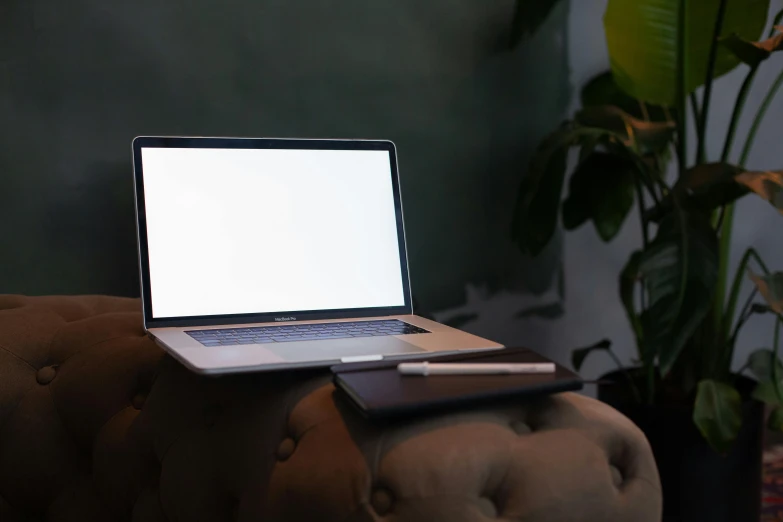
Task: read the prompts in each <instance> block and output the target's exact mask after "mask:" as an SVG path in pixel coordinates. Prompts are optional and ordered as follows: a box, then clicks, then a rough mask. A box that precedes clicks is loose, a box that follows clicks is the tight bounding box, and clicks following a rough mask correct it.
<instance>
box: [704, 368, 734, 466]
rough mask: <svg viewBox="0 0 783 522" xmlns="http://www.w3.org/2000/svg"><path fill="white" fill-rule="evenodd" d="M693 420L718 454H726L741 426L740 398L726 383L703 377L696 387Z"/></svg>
mask: <svg viewBox="0 0 783 522" xmlns="http://www.w3.org/2000/svg"><path fill="white" fill-rule="evenodd" d="M693 422H695V423H696V426H697V427H698V428H699V431H701V433H702V435H704V438H705V439H707V442H709V443H710V446H712V448H713V449H714V450H715V451H717V452H719V453H726V452H727V451H729V449H731V445H732V443H733V442H734V440H735V439H736V438H737V434H738V433H739V430H740V427H741V426H742V399H741V398H740V394H739V392H738V391H737V390H736V389H735V388H734V387H732V386H729V385H728V384H725V383H722V382H718V381H713V380H710V379H704V380H702V381H700V382H699V387H698V389H697V390H696V404H695V405H694V409H693Z"/></svg>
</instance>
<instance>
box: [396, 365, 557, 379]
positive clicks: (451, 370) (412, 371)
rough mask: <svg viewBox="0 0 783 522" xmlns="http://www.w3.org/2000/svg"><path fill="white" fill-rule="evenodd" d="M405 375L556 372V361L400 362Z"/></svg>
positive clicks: (399, 368)
mask: <svg viewBox="0 0 783 522" xmlns="http://www.w3.org/2000/svg"><path fill="white" fill-rule="evenodd" d="M397 370H398V371H399V372H400V373H401V374H403V375H425V376H426V375H493V374H501V375H505V374H512V373H554V372H555V363H477V364H470V363H429V362H423V363H400V364H399V365H397Z"/></svg>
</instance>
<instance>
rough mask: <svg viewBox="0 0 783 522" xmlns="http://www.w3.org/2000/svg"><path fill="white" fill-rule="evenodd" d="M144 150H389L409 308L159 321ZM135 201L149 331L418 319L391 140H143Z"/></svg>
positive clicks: (136, 162)
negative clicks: (155, 309)
mask: <svg viewBox="0 0 783 522" xmlns="http://www.w3.org/2000/svg"><path fill="white" fill-rule="evenodd" d="M142 148H194V149H214V148H219V149H303V150H307V149H311V150H384V151H387V152H388V153H389V163H390V170H391V177H392V188H393V192H394V212H395V217H396V224H397V240H398V243H399V256H400V270H401V274H402V286H403V295H404V298H405V304H404V305H402V306H393V307H374V308H351V309H346V308H341V309H334V310H289V311H280V312H273V313H245V314H225V315H200V316H182V317H165V318H154V317H153V310H152V289H151V286H150V267H149V250H148V244H147V220H146V212H145V206H144V205H145V203H144V172H143V170H144V169H143V165H142V161H141V149H142ZM132 151H133V175H134V197H135V201H136V233H137V237H138V255H139V272H140V275H141V299H142V305H143V312H144V327H145V328H146V329H149V328H168V327H189V326H210V325H226V324H250V323H267V322H269V323H271V322H288V321H309V320H319V319H351V318H361V317H382V316H390V315H407V314H412V313H413V308H412V303H411V291H410V279H409V275H408V256H407V249H406V246H405V226H404V224H403V214H402V201H401V197H400V181H399V174H398V170H397V151H396V147H395V146H394V143H392V142H391V141H387V140H331V139H300V138H201V137H163V136H139V137H137V138H135V139H134V140H133V144H132Z"/></svg>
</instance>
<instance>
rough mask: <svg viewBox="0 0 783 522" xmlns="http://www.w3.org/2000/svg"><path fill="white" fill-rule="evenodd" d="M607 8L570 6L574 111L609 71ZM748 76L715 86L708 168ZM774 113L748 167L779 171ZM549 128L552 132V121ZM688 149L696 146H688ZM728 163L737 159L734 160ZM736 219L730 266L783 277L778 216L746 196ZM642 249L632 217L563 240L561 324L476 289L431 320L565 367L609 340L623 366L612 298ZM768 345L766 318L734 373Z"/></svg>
mask: <svg viewBox="0 0 783 522" xmlns="http://www.w3.org/2000/svg"><path fill="white" fill-rule="evenodd" d="M606 3H607V0H578V1H574V2H571V12H570V20H569V35H568V45H569V53H570V64H571V83H572V85H573V86H574V90H573V95H572V103H571V110H572V111H573V110H575V109H576V108H578V103H579V101H578V99H579V87H580V86H581V85H583V84H584V83H585V82H586V81H587V80H589V79H590V78H591V77H593V76H594V75H596V74H598V73H601V72H603V71H605V70H607V69H608V68H609V62H608V56H607V51H606V46H605V41H604V36H603V24H602V16H603V12H604V9H605V7H606ZM781 7H783V0H772V5H771V11H770V14H771V16H774V13H777V12H778V11H779V10H780V9H781ZM771 16H770V19H771ZM781 68H783V53H780V56H776V57H774V58H772V59H770V60H769V61H768V62H767V63H766V64H765V66H764V67H763V69H762V70H761V71H760V72H759V74H758V75H757V78H756V82H755V84H754V88H753V89H752V92H751V94H750V98H749V100H748V103H747V106H746V111H745V115H744V117H743V119H742V120H741V122H740V125H739V128H738V131H737V139H736V142H735V144H736V143H739V144H740V145H737V146H736V149H739V148H740V146H741V144H742V143H743V142H744V136H745V134H746V132H747V129H748V128H749V126H750V122H751V121H752V119H753V117H754V115H755V109H756V108H757V107H758V105H759V104H760V102H761V100H762V98H763V97H764V95H765V93H766V91H767V88H768V87H769V85H770V84H771V83H772V81H773V80H774V78H775V76H776V75H777V74H778V72H779V71H780V70H781ZM746 70H747V69H746V67H745V66H741V67H740V68H738V69H737V70H735V71H733V72H732V73H731V74H729V75H726V76H725V77H722V78H720V79H719V80H718V81H717V83H716V84H715V87H714V90H713V103H712V107H713V110H712V111H711V112H710V119H709V143H708V153H709V155H710V157H711V158H712V159H713V160H714V159H717V156H718V155H719V154H720V151H721V149H722V146H723V138H724V136H725V130H726V127H727V125H728V121H729V118H730V116H731V110H732V107H733V103H734V97H735V96H736V93H737V91H738V89H739V86H740V84H741V83H742V81H743V79H744V77H745V73H746ZM781 114H783V92H781V93H780V94H779V95H778V96H777V98H776V99H775V101H774V102H773V104H772V106H771V107H770V109H769V112H768V114H767V117H766V119H765V120H764V123H763V125H762V127H761V130H760V132H759V135H758V138H757V140H756V146H755V148H754V149H753V154H752V156H751V158H750V160H749V164H748V165H747V166H748V167H749V168H752V169H780V168H783V146H782V145H783V140H781V138H780V136H781V132H780V129H779V128H778V126H779V125H780V123H779V122H780V115H781ZM552 124H553V126H554V125H556V124H557V122H552ZM690 141H691V143H693V140H692V139H691V140H690ZM737 154H738V152H737ZM734 159H735V160H736V157H735V158H734ZM735 215H736V225H735V227H734V245H733V250H732V263H733V265H734V266H736V264H737V263H738V262H739V258H740V257H741V256H742V253H743V252H744V250H745V248H747V247H748V246H754V247H755V248H756V249H757V250H758V251H759V253H760V254H761V256H762V258H763V259H764V260H765V261H766V262H767V264H768V265H769V266H770V268H772V269H773V270H774V269H776V268H777V269H780V270H783V241H781V239H783V216H780V215H779V214H778V213H777V212H776V211H775V210H774V209H772V207H771V206H769V205H767V204H766V203H764V202H762V201H761V200H759V199H758V198H756V197H754V196H748V197H746V198H744V199H743V200H742V201H741V202H740V203H739V204H738V205H737V209H736V214H735ZM640 243H641V240H640V232H639V220H638V215H637V214H635V213H634V214H632V215H630V216H629V217H628V220H627V221H626V224H625V226H624V228H623V230H622V231H621V233H620V234H619V235H618V237H617V238H615V240H614V241H613V242H611V243H609V244H605V243H603V242H602V241H601V240H600V238H599V237H598V236H597V234H596V233H595V231H594V229H593V228H592V226H591V225H590V224H587V225H585V226H583V227H582V228H580V229H579V230H577V231H575V232H572V233H568V234H565V235H564V259H565V267H566V303H565V308H566V313H565V315H564V316H563V317H562V318H560V319H558V320H545V319H539V318H531V319H524V320H514V319H513V315H514V313H515V312H516V311H517V310H519V309H520V308H523V307H524V306H528V305H530V304H534V303H544V302H548V301H550V300H551V299H552V298H553V295H548V296H542V297H532V296H524V295H518V294H510V293H503V294H498V295H493V296H487V295H486V293H484V292H482V291H481V289H476V288H468V303H467V304H466V305H465V306H464V307H461V308H459V309H455V310H448V311H444V312H442V313H440V314H438V317H439V318H448V317H450V316H453V315H455V314H460V313H468V312H474V313H475V312H477V313H478V314H479V318H478V319H477V320H476V321H473V322H471V323H469V324H467V325H466V326H464V328H465V329H466V330H469V331H472V332H475V333H478V334H480V335H486V336H489V337H493V338H495V339H497V340H498V341H501V342H503V343H505V344H507V345H526V346H529V347H531V348H534V349H537V350H539V351H541V352H542V353H545V354H547V355H548V356H550V357H551V358H553V359H554V360H556V361H559V362H562V363H569V364H570V362H569V361H570V352H571V350H572V349H573V348H576V347H580V346H584V345H588V344H592V343H593V342H595V341H598V340H600V339H603V338H609V339H611V340H612V341H613V343H614V349H615V351H616V353H618V355H619V356H620V359H621V360H622V361H623V362H624V363H629V362H630V361H631V359H632V358H633V357H634V354H635V348H634V346H633V337H632V334H631V330H630V328H629V326H628V323H627V321H626V317H625V313H624V311H623V308H622V305H621V303H620V300H619V297H618V289H617V276H618V273H619V271H620V269H621V268H622V266H623V265H624V263H625V262H626V260H627V258H628V256H629V254H630V252H632V251H633V250H634V249H635V248H637V247H638V246H639V245H640ZM743 299H744V296H743ZM771 344H772V322H771V319H768V318H757V319H754V320H753V322H751V323H750V324H748V325H747V326H746V327H745V329H744V330H743V332H742V335H741V336H740V340H739V345H738V350H737V353H736V355H735V367H737V366H738V365H739V364H742V362H744V361H745V359H746V358H747V355H748V353H750V351H752V350H753V349H755V348H759V347H764V346H771ZM611 368H612V363H611V361H609V360H608V359H607V358H606V357H604V356H602V355H600V354H598V355H596V356H595V357H592V358H591V359H589V360H588V362H587V363H586V365H585V367H584V370H583V372H582V373H583V375H584V376H585V377H587V378H592V377H597V376H598V375H600V374H601V373H603V372H605V371H607V370H609V369H611ZM588 391H589V390H588Z"/></svg>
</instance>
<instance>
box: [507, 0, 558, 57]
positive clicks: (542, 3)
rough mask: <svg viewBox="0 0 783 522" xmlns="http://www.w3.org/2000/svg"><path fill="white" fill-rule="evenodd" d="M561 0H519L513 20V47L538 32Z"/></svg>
mask: <svg viewBox="0 0 783 522" xmlns="http://www.w3.org/2000/svg"><path fill="white" fill-rule="evenodd" d="M559 2H560V0H517V2H516V6H515V7H514V18H513V19H512V21H511V42H510V44H511V47H512V48H513V47H516V46H517V44H519V42H521V41H522V40H523V39H525V38H526V37H527V36H529V35H531V34H533V33H535V32H536V30H537V29H538V28H539V27H540V26H541V24H542V23H544V20H546V18H547V16H549V13H550V12H551V11H552V9H553V8H554V7H555V5H557V4H558V3H559Z"/></svg>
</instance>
